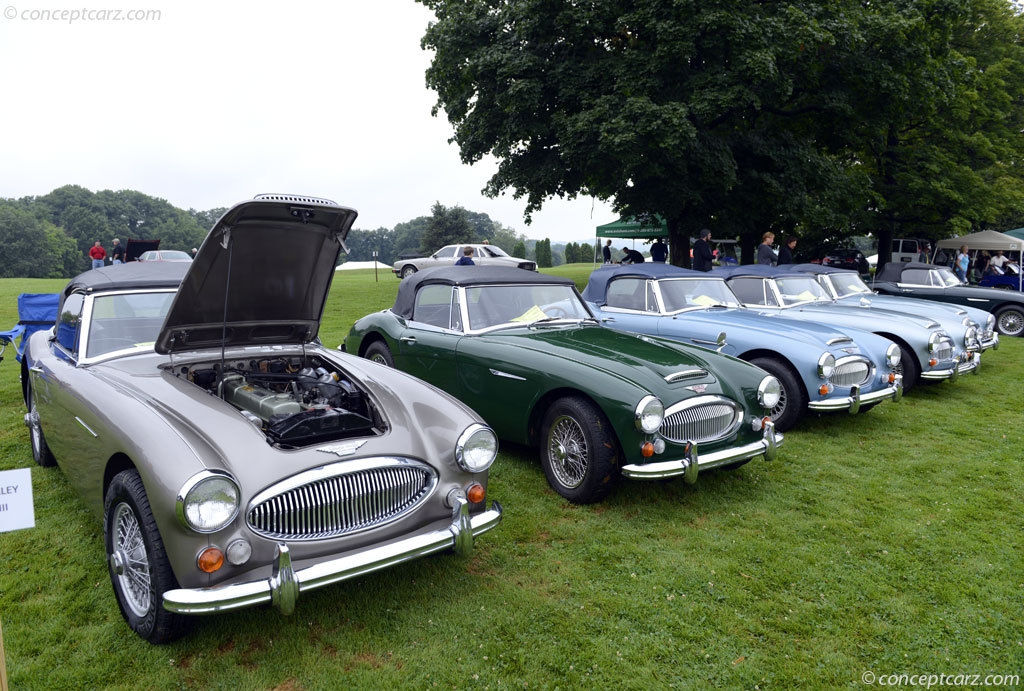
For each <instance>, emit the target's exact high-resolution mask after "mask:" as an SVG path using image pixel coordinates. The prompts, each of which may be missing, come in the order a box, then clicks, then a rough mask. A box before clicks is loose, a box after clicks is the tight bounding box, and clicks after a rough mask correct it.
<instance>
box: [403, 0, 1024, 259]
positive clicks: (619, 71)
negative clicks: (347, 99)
mask: <svg viewBox="0 0 1024 691" xmlns="http://www.w3.org/2000/svg"><path fill="white" fill-rule="evenodd" d="M420 2H422V3H423V4H424V5H426V6H427V7H429V8H430V9H431V10H433V12H434V14H435V17H436V20H435V21H434V22H432V23H431V24H430V26H429V27H428V29H427V31H426V34H425V36H424V38H423V46H424V48H427V49H430V50H432V51H433V53H434V57H433V60H432V62H431V65H430V67H429V68H428V70H427V75H426V77H427V84H428V85H429V86H430V87H431V88H432V89H434V90H435V91H436V93H437V96H438V100H437V104H436V106H435V109H434V112H435V114H436V113H438V112H440V111H441V110H443V111H444V112H445V114H446V115H447V118H448V120H449V121H450V123H451V124H452V126H453V127H454V132H455V133H454V136H453V141H454V142H455V143H456V144H457V145H458V146H459V150H460V154H461V156H462V159H463V160H464V161H465V162H467V163H473V162H476V161H478V160H480V159H481V158H483V157H484V156H486V155H493V156H495V157H496V158H497V159H498V170H497V172H496V173H495V174H494V176H493V177H492V178H491V179H490V181H489V182H488V184H487V187H486V188H485V192H487V193H488V194H491V195H498V194H500V193H502V192H504V191H506V190H509V189H511V190H513V193H514V194H515V196H516V197H525V198H526V200H527V212H526V213H527V218H529V214H530V213H532V212H533V211H535V210H537V209H538V208H540V206H541V205H542V204H543V203H544V201H545V200H547V199H550V198H552V197H573V196H576V195H578V194H590V195H593V196H595V197H598V198H600V199H605V200H611V201H612V202H613V204H614V207H615V208H616V210H617V211H619V212H620V213H622V214H624V215H634V216H635V215H641V214H644V213H657V214H661V215H662V216H664V217H665V218H666V219H667V221H668V225H669V231H670V238H671V247H672V262H673V263H675V264H681V265H685V264H688V262H689V256H688V255H689V253H688V251H687V248H688V245H689V237H690V236H691V235H695V234H696V231H697V229H699V228H701V227H704V226H708V227H711V228H712V229H714V230H716V232H718V233H720V234H735V235H739V236H740V237H741V239H742V240H743V242H744V250H745V254H747V255H748V256H749V253H750V252H751V251H752V249H753V246H754V244H756V240H755V238H756V237H759V236H760V234H761V233H762V232H763V231H765V230H774V231H775V232H776V233H777V234H787V233H790V232H793V231H797V230H799V231H800V233H801V234H803V233H808V234H811V235H813V234H819V235H830V236H834V237H844V236H845V235H848V234H863V233H865V232H872V233H876V234H878V235H879V236H882V234H883V233H884V234H889V235H891V233H892V232H897V231H896V229H897V228H899V229H900V230H899V232H903V233H914V234H922V233H929V234H950V233H952V232H956V231H958V230H961V229H964V228H975V227H981V226H983V225H985V224H989V223H993V222H995V221H996V220H997V219H1000V218H1006V217H1008V216H1009V217H1013V216H1014V215H1016V217H1017V218H1018V219H1021V218H1024V209H1022V205H1021V200H1020V196H1019V192H1018V191H1017V190H1019V189H1020V182H1021V171H1020V166H1019V150H1020V146H1021V141H1020V140H1021V134H1020V132H1021V127H1020V122H1019V118H1020V117H1021V113H1022V112H1024V109H1022V108H1021V105H1022V104H1021V98H1020V93H1019V92H1020V89H1021V88H1022V85H1024V80H1021V79H1020V69H1021V66H1022V65H1024V60H1022V58H1021V55H1020V48H1021V30H1020V29H1021V20H1020V17H1019V15H1017V14H1016V13H1015V12H1014V11H1013V9H1012V6H1011V4H1010V3H1009V2H1008V0H892V1H890V2H885V3H863V2H858V1H855V0H833V1H832V2H829V3H822V2H820V1H818V0H814V1H812V0H790V1H789V2H786V3H758V2H749V1H748V2H741V1H739V0H709V1H707V2H699V3H693V2H678V3H665V2H661V1H660V0H629V1H628V2H627V1H626V0H597V1H596V2H590V3H564V2H561V1H560V0H530V1H527V2H507V1H504V2H503V1H494V0H420ZM922 194H924V196H923V197H922Z"/></svg>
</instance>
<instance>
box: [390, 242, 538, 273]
mask: <svg viewBox="0 0 1024 691" xmlns="http://www.w3.org/2000/svg"><path fill="white" fill-rule="evenodd" d="M466 247H472V248H473V263H474V264H479V265H483V266H511V267H513V268H519V269H526V270H527V271H536V270H537V263H536V262H531V261H527V260H526V259H519V258H517V257H510V256H509V255H508V254H507V253H506V252H505V250H503V249H501V248H500V247H498V246H496V245H478V244H462V245H445V246H444V247H442V248H441V249H439V250H438V251H436V252H434V253H433V254H432V255H430V256H429V257H417V258H414V259H399V260H398V261H397V262H395V268H393V269H392V270H391V271H392V272H393V273H394V274H395V276H397V277H398V278H405V277H407V276H412V275H413V274H414V273H416V272H417V271H422V270H423V269H431V268H433V267H435V266H452V265H454V264H455V262H456V261H458V260H459V258H460V257H462V255H463V250H464V249H465V248H466Z"/></svg>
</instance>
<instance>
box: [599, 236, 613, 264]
mask: <svg viewBox="0 0 1024 691" xmlns="http://www.w3.org/2000/svg"><path fill="white" fill-rule="evenodd" d="M601 256H603V257H604V263H605V264H611V263H612V241H611V240H608V241H606V242H605V243H604V247H602V248H601Z"/></svg>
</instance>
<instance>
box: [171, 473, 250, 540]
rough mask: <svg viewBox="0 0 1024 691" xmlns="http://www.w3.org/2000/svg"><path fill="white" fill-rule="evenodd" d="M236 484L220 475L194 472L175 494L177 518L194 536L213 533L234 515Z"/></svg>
mask: <svg viewBox="0 0 1024 691" xmlns="http://www.w3.org/2000/svg"><path fill="white" fill-rule="evenodd" d="M239 495H240V492H239V491H238V484H237V483H235V481H234V480H233V479H232V478H231V476H230V475H227V474H226V473H223V472H214V471H209V470H204V471H201V472H199V473H196V474H195V475H193V476H192V477H191V478H189V479H188V481H187V482H186V483H185V484H184V485H182V487H181V491H179V492H178V498H177V511H178V518H179V519H180V520H181V522H182V523H184V524H185V525H186V526H187V527H188V528H191V529H192V530H194V531H196V532H197V533H213V532H216V531H218V530H220V529H221V528H223V527H224V526H226V525H227V524H229V523H231V521H233V520H235V516H237V515H238V502H239Z"/></svg>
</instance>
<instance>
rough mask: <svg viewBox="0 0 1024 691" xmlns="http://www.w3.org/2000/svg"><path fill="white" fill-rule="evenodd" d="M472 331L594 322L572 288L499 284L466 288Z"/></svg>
mask: <svg viewBox="0 0 1024 691" xmlns="http://www.w3.org/2000/svg"><path fill="white" fill-rule="evenodd" d="M466 310H467V312H468V313H469V328H470V330H472V331H479V330H481V329H490V328H493V327H496V326H524V325H527V324H532V323H537V322H540V321H556V320H577V321H578V320H580V319H591V318H592V317H591V315H590V312H589V311H587V308H586V306H584V304H583V301H582V300H580V298H579V297H578V296H577V294H576V292H575V291H574V290H573V289H572V286H568V285H495V286H479V287H475V288H467V289H466Z"/></svg>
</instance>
